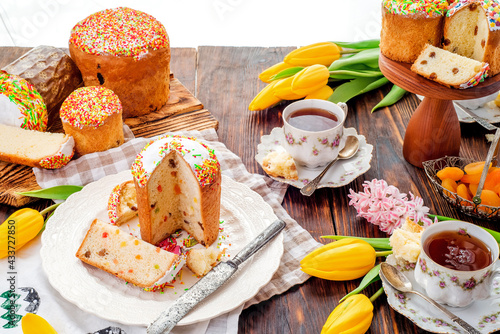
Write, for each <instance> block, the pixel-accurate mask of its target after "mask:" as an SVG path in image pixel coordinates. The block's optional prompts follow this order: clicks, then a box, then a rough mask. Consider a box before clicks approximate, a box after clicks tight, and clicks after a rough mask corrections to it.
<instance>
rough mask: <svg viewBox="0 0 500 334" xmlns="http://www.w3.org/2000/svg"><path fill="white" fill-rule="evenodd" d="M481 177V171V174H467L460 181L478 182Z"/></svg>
mask: <svg viewBox="0 0 500 334" xmlns="http://www.w3.org/2000/svg"><path fill="white" fill-rule="evenodd" d="M480 179H481V173H479V174H465V175H464V176H463V177H462V178H461V179H460V182H463V183H475V184H478V183H479V180H480Z"/></svg>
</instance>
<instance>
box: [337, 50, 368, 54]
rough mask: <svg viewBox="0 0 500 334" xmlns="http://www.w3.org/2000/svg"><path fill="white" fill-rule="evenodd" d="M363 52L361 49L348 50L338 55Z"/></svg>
mask: <svg viewBox="0 0 500 334" xmlns="http://www.w3.org/2000/svg"><path fill="white" fill-rule="evenodd" d="M361 51H363V49H359V50H358V49H350V50H342V51H340V54H341V55H346V54H351V53H358V52H361Z"/></svg>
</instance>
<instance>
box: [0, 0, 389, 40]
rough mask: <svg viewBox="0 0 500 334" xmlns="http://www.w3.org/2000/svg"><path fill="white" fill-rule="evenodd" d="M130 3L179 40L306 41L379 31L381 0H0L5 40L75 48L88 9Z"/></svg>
mask: <svg viewBox="0 0 500 334" xmlns="http://www.w3.org/2000/svg"><path fill="white" fill-rule="evenodd" d="M118 6H127V7H131V8H134V9H138V10H142V11H144V12H146V13H148V14H151V15H153V16H154V17H156V18H157V19H158V20H160V21H161V22H162V23H163V24H164V25H165V28H166V29H167V32H168V34H169V36H170V40H171V45H172V47H197V46H200V45H221V46H301V45H307V44H311V43H315V42H321V41H328V40H330V41H335V40H336V41H358V40H363V39H371V38H379V35H380V20H381V18H380V15H381V14H380V7H381V1H379V0H342V1H341V0H288V1H287V0H163V1H160V0H135V1H133V0H121V1H118V0H100V1H99V0H85V1H83V0H77V1H76V0H0V19H1V21H0V46H37V45H42V44H45V45H52V46H57V47H67V44H68V39H69V34H70V31H71V28H72V27H73V26H74V25H75V24H76V23H77V22H78V21H80V20H82V19H83V18H85V17H86V16H88V15H90V14H92V13H94V12H96V11H99V10H102V9H105V8H114V7H118Z"/></svg>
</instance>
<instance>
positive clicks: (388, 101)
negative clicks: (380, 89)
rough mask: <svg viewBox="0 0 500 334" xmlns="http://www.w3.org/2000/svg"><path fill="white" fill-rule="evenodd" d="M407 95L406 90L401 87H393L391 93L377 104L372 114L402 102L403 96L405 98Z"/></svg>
mask: <svg viewBox="0 0 500 334" xmlns="http://www.w3.org/2000/svg"><path fill="white" fill-rule="evenodd" d="M405 94H406V90H404V89H403V88H401V87H399V86H396V85H393V86H392V88H391V90H390V91H389V93H388V94H387V95H386V96H384V98H383V99H382V100H381V101H380V102H379V103H377V105H376V106H375V107H373V109H372V112H374V111H375V110H377V109H378V108H382V107H387V106H391V105H393V104H394V103H396V102H398V101H399V100H401V99H402V98H403V96H405Z"/></svg>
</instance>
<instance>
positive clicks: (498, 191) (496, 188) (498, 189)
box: [494, 183, 500, 196]
mask: <svg viewBox="0 0 500 334" xmlns="http://www.w3.org/2000/svg"><path fill="white" fill-rule="evenodd" d="M494 190H495V192H496V193H497V195H498V196H500V183H499V184H497V185H496V186H495V189H494Z"/></svg>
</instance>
